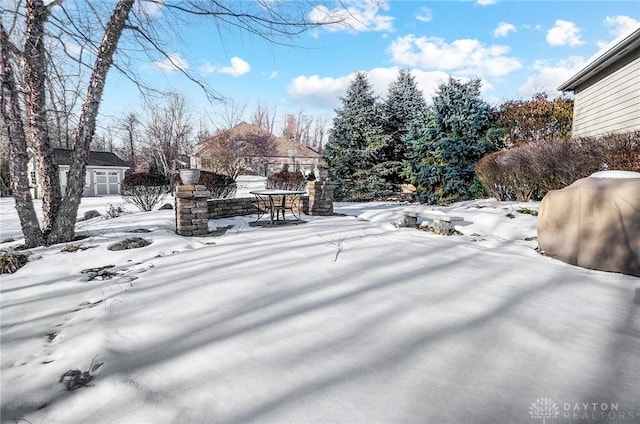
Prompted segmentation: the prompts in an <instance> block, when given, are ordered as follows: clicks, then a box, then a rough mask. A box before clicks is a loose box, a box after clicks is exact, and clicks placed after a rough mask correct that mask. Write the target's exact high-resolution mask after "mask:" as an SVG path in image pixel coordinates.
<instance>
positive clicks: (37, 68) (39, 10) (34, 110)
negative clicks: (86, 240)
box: [22, 0, 62, 235]
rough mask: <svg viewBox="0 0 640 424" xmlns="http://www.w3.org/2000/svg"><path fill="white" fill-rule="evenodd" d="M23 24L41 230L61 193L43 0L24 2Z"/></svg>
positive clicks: (50, 220)
mask: <svg viewBox="0 0 640 424" xmlns="http://www.w3.org/2000/svg"><path fill="white" fill-rule="evenodd" d="M25 13H26V27H25V42H24V53H23V55H22V71H23V73H24V78H25V80H26V81H29V84H25V87H24V89H25V105H26V116H27V125H26V128H27V131H28V132H29V133H28V134H27V136H28V137H29V139H30V140H31V146H32V147H33V150H34V153H35V158H36V162H37V164H38V178H39V180H40V185H41V186H42V193H43V197H42V212H43V222H42V226H43V231H44V233H45V235H46V234H47V233H49V232H50V231H51V227H52V226H53V222H54V220H55V217H56V215H57V214H58V210H59V209H60V202H61V197H62V193H61V191H60V176H59V174H58V166H57V165H56V164H55V162H54V161H53V148H52V147H51V140H50V138H49V127H48V119H47V104H46V85H45V83H46V51H45V43H44V24H45V22H46V20H47V17H48V15H49V11H48V10H47V7H46V6H45V5H44V1H43V0H27V2H26V5H25Z"/></svg>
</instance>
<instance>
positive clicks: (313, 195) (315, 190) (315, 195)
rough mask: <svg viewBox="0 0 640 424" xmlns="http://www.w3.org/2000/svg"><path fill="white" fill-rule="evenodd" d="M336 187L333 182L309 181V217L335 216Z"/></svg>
mask: <svg viewBox="0 0 640 424" xmlns="http://www.w3.org/2000/svg"><path fill="white" fill-rule="evenodd" d="M335 188H336V185H335V184H334V183H332V182H331V181H327V180H322V181H318V180H316V181H309V183H308V184H307V191H308V192H309V215H317V216H327V215H333V190H334V189H335Z"/></svg>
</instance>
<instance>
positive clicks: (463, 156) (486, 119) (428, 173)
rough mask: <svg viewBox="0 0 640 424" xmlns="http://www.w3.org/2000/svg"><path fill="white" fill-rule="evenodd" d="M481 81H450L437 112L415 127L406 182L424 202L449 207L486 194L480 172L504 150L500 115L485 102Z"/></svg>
mask: <svg viewBox="0 0 640 424" xmlns="http://www.w3.org/2000/svg"><path fill="white" fill-rule="evenodd" d="M480 85H481V82H480V80H479V79H474V80H471V81H469V82H461V81H458V80H455V79H453V78H449V81H448V82H447V83H446V84H441V85H440V86H439V87H438V90H437V92H436V96H435V97H434V98H433V106H432V107H431V108H430V110H429V111H428V112H426V113H425V114H423V116H422V117H421V118H420V119H419V120H418V121H417V122H416V124H415V125H413V126H412V128H411V130H410V132H409V134H408V135H407V137H406V140H407V142H408V143H410V147H409V152H408V155H407V156H408V160H407V162H406V165H405V173H404V174H405V176H407V177H409V179H410V180H411V182H412V183H413V184H414V185H416V188H417V195H418V199H419V200H420V201H423V202H429V203H447V202H452V201H456V200H464V199H469V198H473V197H474V196H476V195H478V194H481V193H482V188H481V185H480V184H479V182H478V181H477V180H476V178H475V176H474V171H473V170H474V166H475V164H476V163H477V162H478V160H480V159H481V158H482V157H483V156H485V155H487V154H488V153H491V152H493V151H495V150H497V149H498V147H499V140H500V136H501V131H500V129H499V128H498V127H497V126H496V119H497V111H496V110H495V109H494V108H493V107H492V106H491V105H489V104H488V103H486V102H485V101H483V100H482V99H481V98H480Z"/></svg>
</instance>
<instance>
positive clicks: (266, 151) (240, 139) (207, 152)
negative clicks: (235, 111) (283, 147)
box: [200, 129, 276, 180]
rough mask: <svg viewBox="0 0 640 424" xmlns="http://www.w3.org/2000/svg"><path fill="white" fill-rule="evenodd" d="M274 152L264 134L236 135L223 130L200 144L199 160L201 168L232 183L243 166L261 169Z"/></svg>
mask: <svg viewBox="0 0 640 424" xmlns="http://www.w3.org/2000/svg"><path fill="white" fill-rule="evenodd" d="M275 149H276V143H275V139H274V137H273V135H271V134H269V133H267V132H266V131H256V132H242V133H240V132H237V131H234V130H232V129H225V130H220V131H218V132H217V133H216V134H214V135H213V136H212V137H209V138H208V139H206V140H205V141H204V142H203V143H202V147H201V148H200V157H201V159H202V165H203V167H204V168H205V169H207V170H210V171H212V172H216V173H219V174H224V175H228V176H230V177H231V178H233V179H234V180H235V179H236V178H237V177H238V175H240V172H242V170H244V169H245V168H247V167H258V168H260V167H264V166H265V165H266V163H265V161H266V160H267V159H266V158H267V157H269V156H273V155H274V152H275Z"/></svg>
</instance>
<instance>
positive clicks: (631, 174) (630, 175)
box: [589, 170, 640, 178]
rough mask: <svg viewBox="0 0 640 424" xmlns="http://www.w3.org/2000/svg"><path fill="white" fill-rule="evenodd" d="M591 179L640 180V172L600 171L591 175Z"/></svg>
mask: <svg viewBox="0 0 640 424" xmlns="http://www.w3.org/2000/svg"><path fill="white" fill-rule="evenodd" d="M589 177H590V178H640V172H633V171H616V170H612V171H598V172H594V173H593V174H591V175H589Z"/></svg>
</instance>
